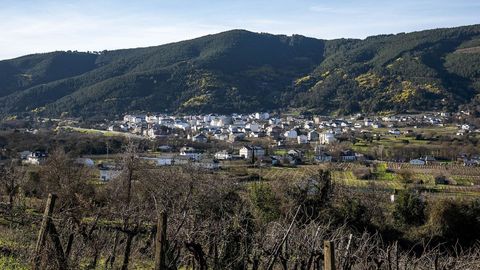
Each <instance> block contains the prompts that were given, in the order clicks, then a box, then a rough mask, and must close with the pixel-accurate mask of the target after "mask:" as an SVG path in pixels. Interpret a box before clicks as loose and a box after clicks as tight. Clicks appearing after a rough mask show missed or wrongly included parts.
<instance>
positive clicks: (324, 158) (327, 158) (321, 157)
mask: <svg viewBox="0 0 480 270" xmlns="http://www.w3.org/2000/svg"><path fill="white" fill-rule="evenodd" d="M315 162H319V163H323V162H332V156H331V155H329V154H327V153H325V152H321V153H319V154H317V155H315Z"/></svg>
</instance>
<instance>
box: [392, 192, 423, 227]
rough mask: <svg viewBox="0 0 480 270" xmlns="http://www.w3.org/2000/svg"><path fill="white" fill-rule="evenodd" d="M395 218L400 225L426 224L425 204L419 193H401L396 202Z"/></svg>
mask: <svg viewBox="0 0 480 270" xmlns="http://www.w3.org/2000/svg"><path fill="white" fill-rule="evenodd" d="M393 217H394V218H395V221H396V222H398V223H399V224H400V225H415V226H418V225H422V224H423V223H424V222H425V202H424V201H423V199H422V198H421V197H420V195H418V194H417V193H414V192H412V191H410V190H404V191H401V192H399V194H398V196H397V198H396V200H395V209H394V211H393Z"/></svg>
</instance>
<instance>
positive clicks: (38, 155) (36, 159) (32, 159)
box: [23, 151, 47, 165]
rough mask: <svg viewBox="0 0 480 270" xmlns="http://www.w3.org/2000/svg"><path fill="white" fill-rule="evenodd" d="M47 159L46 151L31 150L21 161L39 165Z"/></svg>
mask: <svg viewBox="0 0 480 270" xmlns="http://www.w3.org/2000/svg"><path fill="white" fill-rule="evenodd" d="M46 160H47V153H45V152H42V151H35V152H31V153H30V155H28V156H27V159H26V160H24V161H23V162H24V163H26V164H32V165H41V164H43V163H45V161H46Z"/></svg>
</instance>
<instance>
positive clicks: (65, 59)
mask: <svg viewBox="0 0 480 270" xmlns="http://www.w3.org/2000/svg"><path fill="white" fill-rule="evenodd" d="M479 93H480V25H475V26H465V27H459V28H451V29H437V30H428V31H422V32H415V33H409V34H404V33H402V34H397V35H381V36H374V37H369V38H367V39H365V40H356V39H339V40H329V41H326V40H318V39H313V38H307V37H303V36H298V35H294V36H289V37H288V36H282V35H278V36H276V35H270V34H264V33H262V34H259V33H252V32H248V31H243V30H233V31H228V32H224V33H220V34H216V35H209V36H205V37H201V38H197V39H193V40H188V41H183V42H178V43H172V44H167V45H162V46H156V47H148V48H138V49H127V50H116V51H103V52H100V53H80V52H70V51H69V52H53V53H47V54H37V55H30V56H24V57H21V58H17V59H12V60H5V61H0V107H1V108H2V110H1V113H2V114H3V116H10V115H14V114H24V113H37V114H43V115H51V116H59V115H62V114H63V115H71V116H86V117H91V116H101V117H103V116H106V117H111V116H115V115H119V114H122V113H125V112H131V111H155V112H162V111H168V112H219V113H222V112H251V111H258V110H273V109H298V110H302V111H311V112H315V113H329V114H332V113H333V114H349V113H354V112H385V111H407V110H432V109H442V110H445V109H446V110H456V109H458V106H460V105H475V104H476V103H475V102H478V100H480V99H479V98H478V94H479ZM476 96H477V98H476ZM475 100H476V101H475Z"/></svg>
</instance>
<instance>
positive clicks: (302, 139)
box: [297, 135, 308, 144]
mask: <svg viewBox="0 0 480 270" xmlns="http://www.w3.org/2000/svg"><path fill="white" fill-rule="evenodd" d="M297 143H298V144H307V143H308V137H307V136H306V135H300V136H298V137H297Z"/></svg>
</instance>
